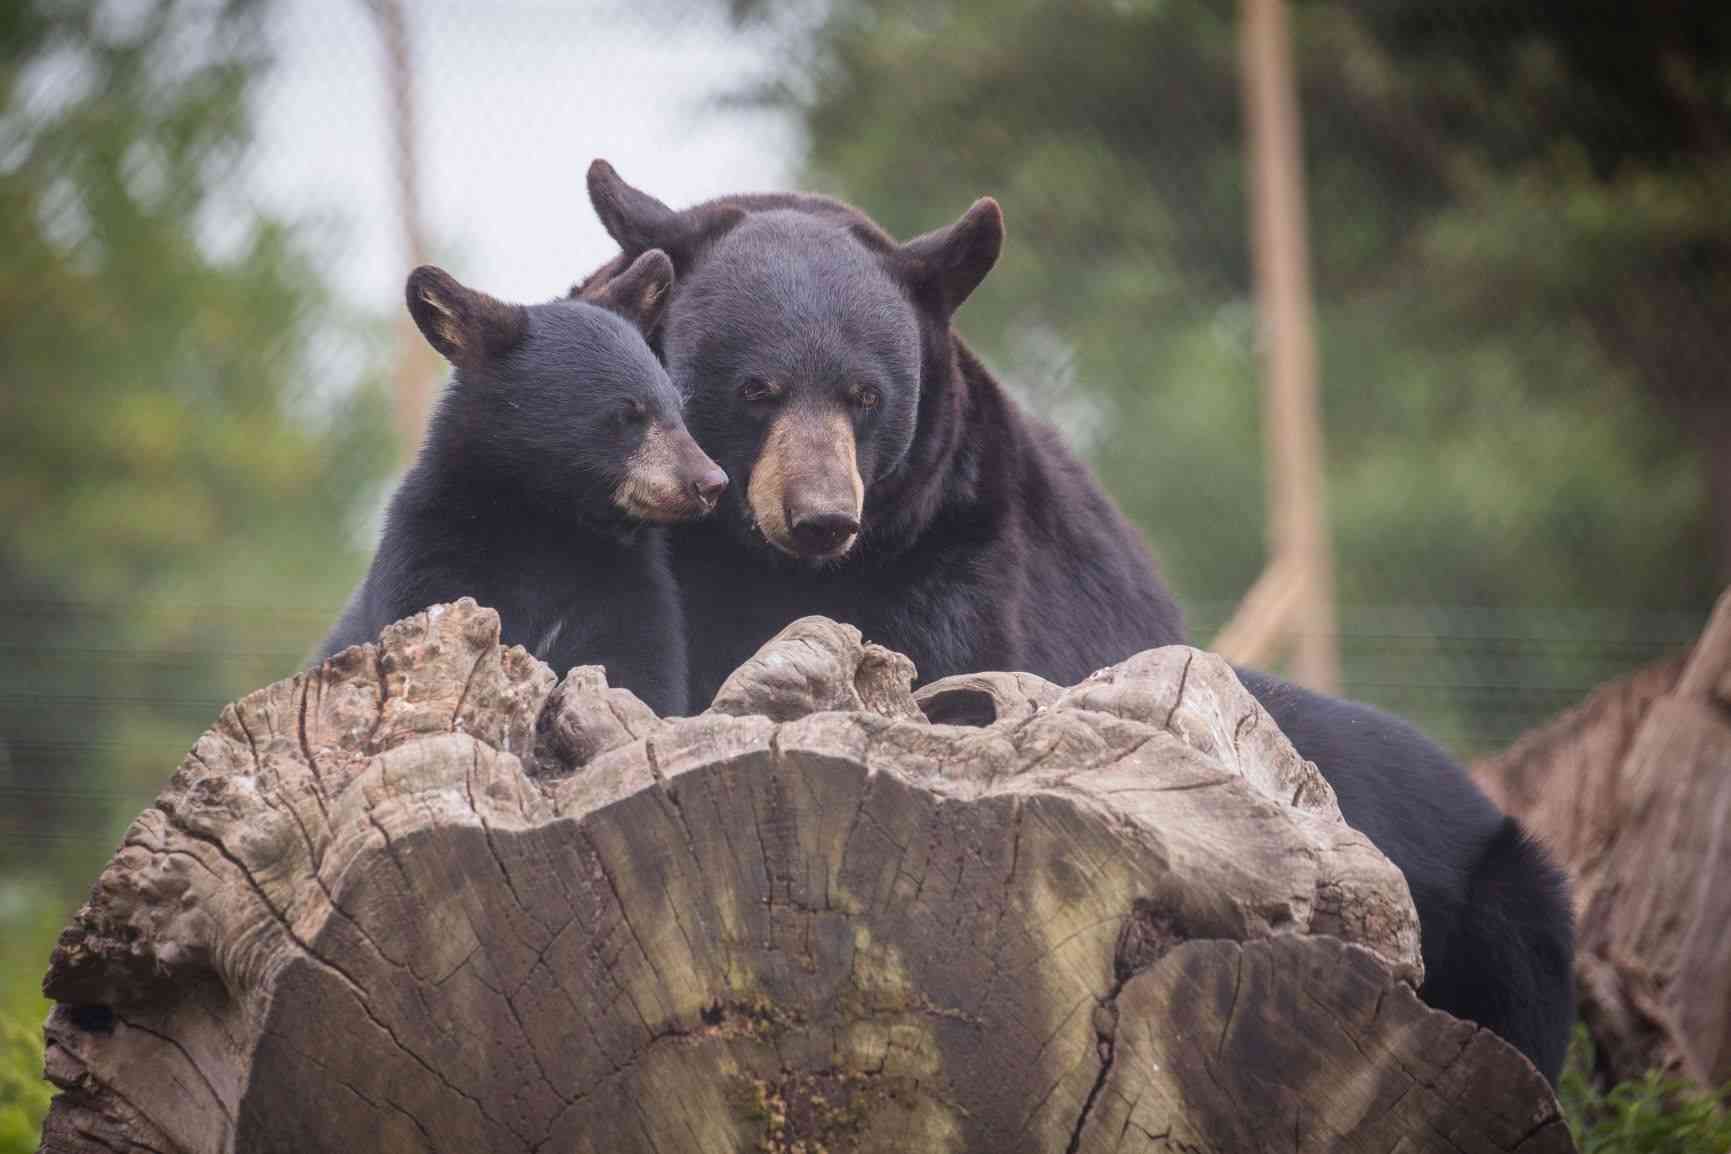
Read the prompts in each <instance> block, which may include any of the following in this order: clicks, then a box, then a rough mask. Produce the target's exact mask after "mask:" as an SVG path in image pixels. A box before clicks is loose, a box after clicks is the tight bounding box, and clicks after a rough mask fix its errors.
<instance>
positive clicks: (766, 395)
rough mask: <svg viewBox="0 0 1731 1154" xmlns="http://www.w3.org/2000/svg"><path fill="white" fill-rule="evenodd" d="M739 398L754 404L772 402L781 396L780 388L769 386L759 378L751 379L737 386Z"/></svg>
mask: <svg viewBox="0 0 1731 1154" xmlns="http://www.w3.org/2000/svg"><path fill="white" fill-rule="evenodd" d="M739 396H740V399H741V400H746V401H752V402H755V403H762V402H764V401H773V400H775V399H777V398H778V397H780V396H781V387H780V386H779V385H774V384H771V383H770V382H768V381H766V380H764V379H762V378H761V377H752V378H751V379H750V380H748V381H746V382H745V383H744V384H743V385H741V386H739Z"/></svg>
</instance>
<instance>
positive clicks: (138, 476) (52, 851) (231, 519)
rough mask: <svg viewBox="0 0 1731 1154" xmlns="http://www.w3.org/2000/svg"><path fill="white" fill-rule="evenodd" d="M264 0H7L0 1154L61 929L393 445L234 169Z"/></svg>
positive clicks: (0, 74)
mask: <svg viewBox="0 0 1731 1154" xmlns="http://www.w3.org/2000/svg"><path fill="white" fill-rule="evenodd" d="M264 15H265V9H264V7H263V5H262V4H261V3H258V2H255V0H217V2H215V3H207V2H189V0H181V2H177V0H155V2H151V0H146V2H144V3H139V4H103V5H96V4H77V3H73V4H68V3H61V2H59V0H14V2H11V3H8V4H5V5H0V249H3V250H4V251H5V254H6V257H5V260H4V261H0V460H3V461H4V462H5V467H4V469H0V525H4V527H5V528H4V531H3V532H0V1150H6V1151H10V1150H13V1149H33V1148H34V1146H35V1137H34V1133H33V1127H34V1126H35V1125H36V1124H37V1121H38V1118H39V1114H40V1108H41V1104H42V1101H43V1094H44V1089H45V1088H44V1087H43V1086H42V1084H41V1083H40V1082H39V1081H38V1080H37V1075H38V1073H39V1071H40V1068H41V1052H40V1045H41V1043H40V1029H39V1027H40V1023H41V1020H42V1017H43V1014H44V1012H45V1005H44V1003H43V1002H42V1000H41V998H40V996H39V994H38V992H37V987H38V983H39V982H40V981H41V976H42V972H43V970H44V969H45V968H46V964H47V958H48V952H49V948H50V945H51V944H52V941H53V933H54V931H55V929H56V928H57V927H58V926H59V925H60V924H62V923H63V922H64V920H65V918H66V916H67V915H68V914H69V913H70V911H71V909H72V908H73V907H74V906H75V904H76V903H77V901H78V899H79V897H80V896H81V893H82V891H83V888H84V887H85V886H87V885H88V884H89V881H90V879H91V878H93V877H94V876H95V875H96V873H97V871H98V870H99V869H100V868H101V864H102V862H103V861H104V860H105V859H106V858H107V856H108V855H109V853H111V852H112V850H113V847H114V845H115V844H116V842H117V841H118V840H119V837H120V836H121V833H122V831H123V830H124V828H125V825H126V823H127V822H128V821H129V820H130V818H131V817H132V815H134V814H135V813H136V812H137V811H138V810H139V809H141V808H143V806H144V805H146V804H148V802H149V799H150V797H151V796H152V795H153V794H154V793H155V791H156V790H157V789H158V788H159V787H160V786H161V784H162V782H163V781H164V780H165V779H166V777H167V776H168V774H169V773H170V772H171V771H172V769H173V767H174V765H175V763H176V761H177V760H178V759H179V758H180V757H181V756H182V755H183V754H184V752H185V750H186V749H187V747H188V746H189V745H190V744H191V742H192V740H193V739H194V738H196V736H197V735H198V733H199V732H200V731H201V730H202V729H203V728H204V727H205V726H206V725H208V724H209V723H210V721H211V719H212V718H213V717H214V716H215V714H216V711H217V709H218V708H219V707H220V706H221V704H222V703H223V702H224V701H226V700H229V699H231V698H233V697H236V696H239V695H240V694H242V693H244V692H246V691H248V690H250V689H253V688H256V687H257V686H259V685H261V684H264V683H266V682H268V681H271V680H274V679H276V678H278V677H281V676H284V675H286V674H288V673H290V672H292V671H293V670H294V669H295V668H296V667H297V666H298V664H299V662H300V660H301V658H302V657H303V656H304V655H305V653H306V652H307V650H308V649H309V648H310V646H311V644H312V643H313V642H314V641H315V640H316V638H317V636H318V634H319V632H320V631H321V630H322V629H323V628H324V627H325V626H327V625H328V623H329V621H330V620H331V619H332V618H333V617H334V614H335V610H336V608H337V607H338V606H339V605H340V604H341V602H342V599H343V597H344V596H345V595H346V593H347V592H348V589H349V588H350V587H351V585H352V582H353V581H354V579H355V577H356V576H357V575H358V572H359V570H360V566H361V564H362V563H363V560H364V558H363V557H362V556H361V555H360V554H359V552H358V551H357V550H356V549H355V548H354V545H353V542H354V539H355V537H356V536H357V534H355V533H354V532H353V529H354V528H355V527H356V525H357V521H358V518H359V516H360V515H361V514H363V513H364V512H365V509H366V507H367V505H368V504H369V503H370V502H371V501H372V500H373V499H374V498H375V496H376V494H377V487H378V485H379V482H380V481H381V479H382V477H383V475H384V474H385V473H386V472H387V471H388V470H389V468H390V467H391V464H392V460H393V456H394V452H393V450H392V448H391V433H390V429H389V426H388V423H387V421H386V416H387V414H386V410H385V407H384V398H383V395H382V390H381V389H380V388H379V387H377V383H376V380H377V376H378V374H377V372H376V367H377V364H378V360H379V357H378V350H377V346H378V345H379V344H380V342H379V341H377V339H376V336H375V333H374V327H375V326H374V325H373V324H372V323H371V322H368V321H365V320H364V319H363V318H356V317H353V316H350V315H348V314H346V313H345V312H344V311H343V310H342V309H341V308H339V307H338V306H337V304H336V303H335V302H334V301H333V300H332V299H331V297H330V294H329V292H328V289H327V284H326V280H325V277H324V276H323V273H322V270H321V269H320V268H319V267H318V264H317V259H316V257H315V250H314V248H313V246H312V238H311V237H310V236H308V235H306V234H305V233H304V232H303V230H302V228H300V227H299V226H297V225H295V224H293V223H291V222H287V221H284V220H280V219H276V218H273V217H272V216H270V215H268V214H266V213H264V212H262V211H261V210H260V209H259V208H258V207H257V205H255V204H254V203H252V202H251V201H250V200H249V199H248V196H247V193H246V191H245V186H244V184H243V183H242V182H241V181H240V179H239V177H240V176H241V175H242V172H243V168H242V165H243V163H244V161H245V159H246V157H247V153H248V148H249V146H250V116H249V107H248V101H249V99H251V97H252V95H253V93H254V89H255V85H256V82H257V80H258V79H259V78H260V77H261V76H262V75H263V70H264V69H265V68H266V67H267V66H268V64H269V61H268V59H267V58H266V55H265V53H264V50H263V49H264V45H265V43H266V39H265V36H264V27H263V17H264Z"/></svg>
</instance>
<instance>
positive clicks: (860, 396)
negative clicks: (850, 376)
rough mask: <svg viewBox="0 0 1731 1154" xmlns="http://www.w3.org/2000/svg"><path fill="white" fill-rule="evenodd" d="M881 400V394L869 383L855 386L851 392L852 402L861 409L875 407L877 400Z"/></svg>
mask: <svg viewBox="0 0 1731 1154" xmlns="http://www.w3.org/2000/svg"><path fill="white" fill-rule="evenodd" d="M881 400H883V394H882V393H879V392H878V391H877V390H876V389H874V388H872V387H871V386H870V385H864V386H862V387H860V388H857V389H855V390H854V393H853V403H854V404H856V405H858V406H859V407H860V408H862V409H875V408H877V407H878V402H879V401H881Z"/></svg>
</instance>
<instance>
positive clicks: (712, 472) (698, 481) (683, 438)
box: [613, 423, 727, 522]
mask: <svg viewBox="0 0 1731 1154" xmlns="http://www.w3.org/2000/svg"><path fill="white" fill-rule="evenodd" d="M726 490H727V474H726V473H725V472H724V471H723V470H722V468H721V466H720V465H717V464H716V463H715V462H714V461H712V460H710V459H709V454H707V453H705V452H704V451H703V450H702V449H700V448H698V446H697V442H696V441H694V440H692V439H691V434H690V433H688V432H686V431H685V427H684V426H683V425H671V426H667V425H662V424H660V423H657V424H654V425H651V426H650V427H649V429H648V431H647V432H645V433H644V435H643V441H642V443H641V444H639V445H638V447H637V451H636V452H635V453H633V454H632V455H631V459H630V460H629V461H627V462H626V465H625V477H624V479H623V480H622V481H620V483H619V487H618V488H617V489H615V490H614V493H613V503H614V504H615V505H617V506H618V507H619V508H620V509H622V510H623V511H625V512H626V513H629V514H631V515H632V516H634V517H637V518H639V519H641V520H644V521H659V522H669V521H684V520H687V519H689V518H692V517H702V516H705V515H706V514H708V513H710V512H712V511H713V510H714V509H715V505H716V502H717V501H719V500H721V494H722V493H724V492H726Z"/></svg>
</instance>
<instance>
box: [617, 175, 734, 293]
mask: <svg viewBox="0 0 1731 1154" xmlns="http://www.w3.org/2000/svg"><path fill="white" fill-rule="evenodd" d="M589 203H590V204H592V205H593V206H594V207H595V215H596V216H598V217H600V218H601V226H602V227H603V228H605V229H606V230H607V235H608V236H610V237H612V238H613V239H614V240H615V241H617V242H618V243H619V247H620V248H622V249H624V250H625V256H626V258H627V259H634V258H636V256H637V255H638V254H639V253H643V252H647V251H648V250H650V249H652V248H658V249H660V250H661V251H663V252H665V253H666V254H667V255H668V257H669V258H671V259H672V261H673V267H674V268H676V269H681V270H683V269H685V268H687V267H689V264H690V262H691V260H692V258H693V257H695V256H696V255H697V254H698V253H699V252H701V251H702V250H703V248H704V246H705V245H707V244H708V243H709V242H711V241H713V240H714V239H715V238H716V237H719V236H720V235H721V234H722V233H724V232H726V231H727V230H728V229H730V228H732V227H733V226H734V225H736V224H738V223H739V222H740V221H742V220H744V219H745V210H744V209H742V208H740V207H738V206H737V205H730V204H706V205H699V206H698V207H696V208H693V209H688V210H686V211H685V212H674V211H673V210H672V209H671V208H668V207H667V206H666V205H665V204H662V203H661V202H660V201H659V200H656V199H655V198H654V197H653V196H650V195H649V194H648V193H647V192H643V191H641V190H639V189H635V188H632V187H631V186H630V185H629V184H626V183H625V181H624V180H623V179H622V178H621V177H620V175H619V174H618V173H617V172H615V171H614V170H613V166H612V165H611V164H608V163H607V162H606V161H605V160H596V161H595V162H594V163H592V164H590V166H589Z"/></svg>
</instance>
